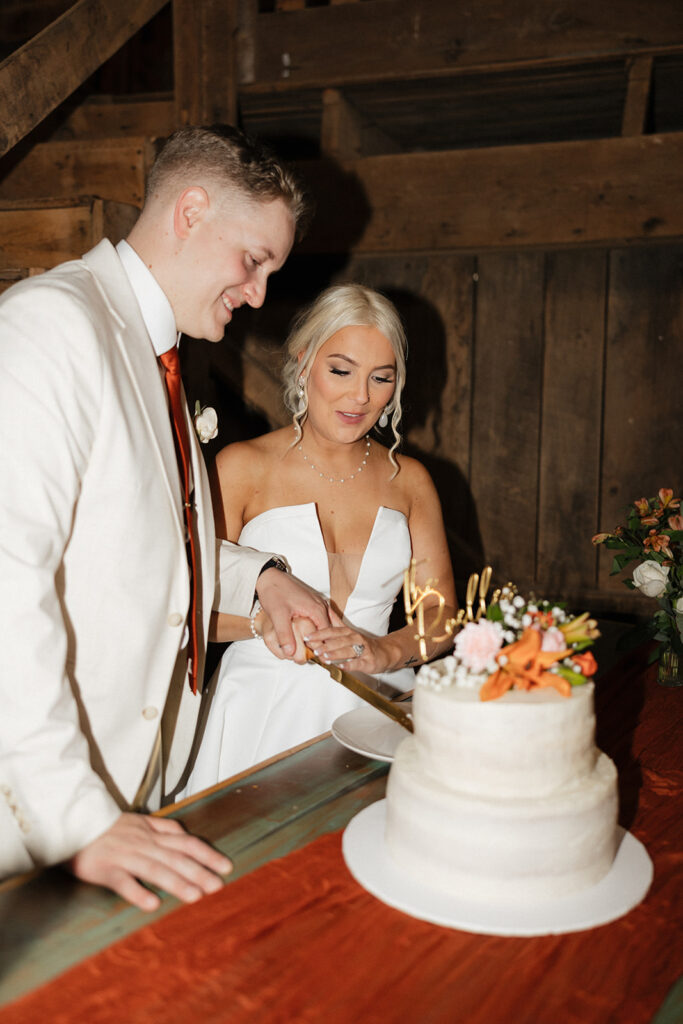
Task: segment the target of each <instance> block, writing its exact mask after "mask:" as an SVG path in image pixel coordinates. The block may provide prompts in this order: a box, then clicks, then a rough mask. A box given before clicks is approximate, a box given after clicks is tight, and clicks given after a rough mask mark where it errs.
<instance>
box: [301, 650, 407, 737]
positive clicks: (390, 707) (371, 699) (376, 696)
mask: <svg viewBox="0 0 683 1024" xmlns="http://www.w3.org/2000/svg"><path fill="white" fill-rule="evenodd" d="M306 660H307V661H312V662H313V663H314V664H315V665H320V667H321V668H324V669H325V670H326V671H327V672H329V673H330V675H331V676H332V678H333V679H334V681H335V683H341V684H342V686H345V687H346V689H347V690H351V692H352V693H355V694H356V696H357V697H360V698H361V700H364V701H366V702H367V703H368V704H372V706H373V707H375V708H377V710H378V711H381V712H382V713H383V714H385V715H388V716H389V718H393V720H394V721H395V722H398V724H399V725H402V726H403V728H404V729H407V730H408V732H412V731H413V720H412V718H411V717H410V715H409V714H408V713H407V712H406V711H405V710H404V709H403V708H402V707H401V705H400V704H394V702H393V701H391V700H388V699H387V698H386V697H383V696H382V694H381V693H377V691H376V690H373V689H372V687H370V686H367V684H366V683H362V682H361V681H360V679H357V678H356V677H355V676H352V675H351V673H350V672H345V671H344V670H343V669H341V668H340V667H339V665H326V664H325V662H324V661H321V660H320V658H316V656H315V654H313V652H312V651H310V650H309V649H308V648H306Z"/></svg>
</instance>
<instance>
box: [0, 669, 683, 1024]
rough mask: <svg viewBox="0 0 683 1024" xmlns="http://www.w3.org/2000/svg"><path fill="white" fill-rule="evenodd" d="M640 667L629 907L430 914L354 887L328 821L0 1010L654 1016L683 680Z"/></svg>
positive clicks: (664, 974) (20, 1022) (331, 1019)
mask: <svg viewBox="0 0 683 1024" xmlns="http://www.w3.org/2000/svg"><path fill="white" fill-rule="evenodd" d="M648 677H649V678H648V687H647V694H646V696H645V699H646V702H647V704H648V707H647V712H648V713H647V714H643V715H641V716H640V722H639V724H638V727H637V729H636V734H635V736H634V735H633V733H632V732H630V733H629V731H628V730H621V729H620V725H619V722H620V721H621V719H620V717H619V715H618V714H617V713H616V710H615V708H616V707H617V705H613V706H612V715H611V718H610V721H611V722H612V728H611V731H610V737H609V739H610V743H609V745H608V747H609V752H610V753H611V754H612V755H613V756H617V758H618V761H620V771H621V777H622V779H623V782H624V785H625V787H626V791H625V792H624V794H623V797H624V799H623V806H624V813H625V815H626V818H625V819H624V817H622V821H623V823H624V824H625V825H626V826H627V827H629V828H630V829H631V830H632V831H633V832H634V834H635V835H636V836H638V838H640V839H641V840H642V841H643V842H644V843H645V844H646V846H647V848H648V851H649V853H650V856H651V857H652V859H653V862H654V866H655V878H654V882H653V885H652V889H651V891H650V893H649V894H648V896H647V897H646V899H645V900H644V901H643V903H641V904H640V906H638V907H636V908H635V909H634V910H633V911H631V913H629V914H628V915H627V916H626V917H623V918H621V919H620V920H618V921H615V922H613V923H611V924H609V925H605V926H603V927H601V928H597V929H594V930H591V931H586V932H578V933H574V934H570V935H564V936H547V937H540V938H531V939H521V938H502V937H495V936H481V935H472V934H468V933H466V932H461V931H455V930H450V929H447V928H441V927H438V926H435V925H431V924H428V923H425V922H422V921H418V920H416V919H413V918H411V917H409V916H407V915H404V914H402V913H400V912H398V911H395V910H393V909H391V908H390V907H388V906H385V905H384V904H383V903H381V902H379V901H378V900H376V899H375V898H374V897H373V896H371V895H370V894H369V893H367V892H366V891H365V890H364V889H362V888H361V887H360V886H359V885H358V884H357V883H356V882H355V881H354V880H353V878H352V877H351V876H350V874H349V873H348V871H347V869H346V867H345V864H344V862H343V858H342V854H341V833H339V832H336V833H333V834H330V835H325V836H322V837H321V838H319V839H317V840H315V841H314V842H312V843H310V844H309V845H308V846H306V847H304V848H303V849H300V850H297V851H296V852H294V853H291V854H289V855H288V856H286V857H284V858H282V859H279V860H274V861H272V862H270V863H269V864H266V865H265V866H264V867H262V868H259V869H258V870H256V871H254V872H252V873H251V874H249V875H247V876H245V877H243V878H241V879H239V880H237V881H235V882H234V883H232V884H228V885H226V887H225V888H224V889H223V890H222V891H221V892H220V893H217V894H216V895H215V896H211V897H207V898H205V899H203V900H202V901H201V902H200V903H197V904H194V905H192V906H187V907H181V908H179V909H177V910H176V911H174V912H172V913H170V914H168V915H167V916H165V917H163V918H161V919H159V920H157V921H155V922H153V923H151V924H149V925H147V926H145V927H144V928H142V929H140V930H139V931H137V932H135V933H134V934H132V935H130V936H128V937H127V938H124V939H122V940H121V941H119V942H117V943H115V944H114V945H112V946H110V947H109V948H107V949H105V950H103V951H102V952H100V953H99V954H97V955H95V956H92V957H90V958H89V959H87V960H85V961H83V962H82V963H80V964H78V965H77V966H76V967H74V968H73V969H71V970H69V971H67V972H66V973H65V974H63V975H61V977H59V978H57V979H55V980H54V981H52V982H50V983H48V984H46V985H44V986H43V987H42V988H39V989H37V990H36V991H35V992H33V993H31V994H29V995H28V996H25V997H23V998H22V999H20V1000H18V1001H16V1002H15V1003H12V1004H10V1005H8V1006H6V1007H5V1008H4V1009H3V1010H0V1024H36V1022H38V1021H41V1022H42V1021H49V1022H50V1024H80V1022H83V1024H86V1022H87V1024H121V1022H125V1024H142V1022H146V1024H147V1022H163V1024H188V1022H195V1021H197V1022H201V1024H212V1022H226V1024H228V1022H229V1024H256V1022H257V1024H271V1022H272V1024H279V1022H282V1024H291V1022H311V1024H312V1022H322V1021H325V1022H326V1024H357V1022H360V1024H413V1022H414V1024H454V1022H458V1021H464V1022H467V1024H491V1022H494V1021H495V1022H497V1021H499V1020H504V1019H505V1020H512V1021H515V1022H516V1024H525V1022H529V1024H531V1022H533V1024H545V1022H548V1024H550V1022H553V1024H554V1022H555V1021H562V1024H573V1022H576V1024H592V1022H595V1024H598V1022H599V1024H604V1022H606V1021H628V1022H629V1024H640V1022H643V1024H645V1022H648V1024H649V1022H650V1021H651V1020H652V1018H653V1016H654V1014H655V1013H656V1012H657V1010H658V1008H659V1007H660V1006H661V1004H662V1002H663V1000H664V999H665V997H666V994H667V992H668V991H669V989H670V987H671V986H672V985H673V984H674V982H675V981H676V978H677V976H678V975H679V974H680V972H681V967H682V966H683V961H682V957H681V951H680V925H679V921H680V912H681V904H680V896H681V876H680V866H681V861H682V860H683V853H682V849H683V844H682V843H681V837H682V834H683V830H682V827H681V821H680V818H681V816H680V808H681V802H680V794H681V789H682V788H683V787H682V786H681V782H682V781H683V780H682V777H681V776H682V773H681V771H680V769H679V767H678V766H677V767H676V768H675V769H673V770H672V769H671V768H670V751H671V749H673V747H674V746H676V745H677V744H678V743H679V738H677V737H676V736H674V735H673V733H674V732H677V731H678V725H679V722H677V719H678V720H680V708H681V700H682V699H683V693H673V692H671V691H668V692H667V691H664V690H663V689H662V688H660V687H657V686H656V684H654V679H653V673H652V670H650V671H649V673H648ZM627 693H631V694H633V695H634V696H632V697H631V698H629V697H625V696H624V695H625V694H627ZM639 693H640V696H639V697H636V696H635V694H636V690H635V689H630V690H628V689H626V690H622V700H623V699H626V700H628V699H631V700H636V699H638V700H641V701H642V699H643V689H642V687H641V689H640V691H639ZM606 696H607V693H606ZM609 699H610V702H611V701H612V700H613V698H612V697H611V696H610V697H609ZM619 706H621V707H623V704H622V705H619ZM657 716H659V717H658V721H659V727H660V728H659V729H657V730H656V729H654V726H653V722H654V721H655V719H656V718H657ZM662 721H668V722H669V723H670V729H671V730H672V731H673V732H672V734H671V741H672V742H671V744H663V743H662V741H661V723H662ZM655 737H656V739H655ZM606 745H607V744H606ZM664 748H667V749H664ZM679 763H680V762H679ZM636 794H638V800H637V813H635V816H634V817H632V816H631V815H632V813H633V812H634V811H635V807H636V801H635V796H636Z"/></svg>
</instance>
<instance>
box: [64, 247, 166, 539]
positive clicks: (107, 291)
mask: <svg viewBox="0 0 683 1024" xmlns="http://www.w3.org/2000/svg"><path fill="white" fill-rule="evenodd" d="M83 260H84V262H85V263H86V264H87V265H88V267H89V268H90V270H91V271H92V273H93V276H94V278H95V280H96V281H97V283H98V285H99V287H100V291H101V293H102V297H103V299H104V301H105V302H106V304H107V307H108V309H109V312H110V314H111V316H112V317H113V318H114V320H115V322H116V323H117V325H118V327H119V330H118V331H117V332H116V340H117V342H118V345H119V349H120V351H121V355H122V357H123V360H124V363H125V365H126V367H127V369H128V373H129V375H130V380H131V384H132V386H133V390H134V392H135V394H136V396H137V398H138V401H139V403H140V406H141V407H142V410H143V413H144V416H145V419H146V420H147V423H148V424H149V429H150V434H151V437H152V440H153V443H154V449H155V451H156V453H157V455H158V458H159V461H160V463H161V467H162V469H163V474H164V479H165V481H166V486H167V488H168V494H169V499H170V501H171V503H172V505H173V507H174V509H175V511H176V518H177V521H178V528H179V529H180V530H181V532H182V533H183V534H184V529H185V527H184V524H183V519H182V514H183V513H182V502H181V501H180V491H179V487H178V462H177V459H176V453H175V446H174V443H173V434H172V430H171V423H170V419H169V413H168V404H167V399H166V393H165V390H164V385H163V382H162V379H161V375H160V373H159V364H158V362H157V359H156V356H155V354H154V349H153V347H152V342H151V340H150V338H149V335H148V334H147V329H146V327H145V324H144V321H143V319H142V316H141V314H140V309H139V307H138V304H137V301H136V299H135V295H134V294H133V292H132V290H131V287H130V284H129V283H128V278H127V277H126V274H125V271H124V270H123V267H122V266H121V262H120V260H119V258H118V256H117V254H116V250H115V249H114V247H113V245H112V244H111V242H109V241H108V240H107V239H103V240H102V241H101V242H100V243H99V244H98V245H97V246H95V248H94V249H91V250H90V252H88V253H86V254H85V256H84V257H83Z"/></svg>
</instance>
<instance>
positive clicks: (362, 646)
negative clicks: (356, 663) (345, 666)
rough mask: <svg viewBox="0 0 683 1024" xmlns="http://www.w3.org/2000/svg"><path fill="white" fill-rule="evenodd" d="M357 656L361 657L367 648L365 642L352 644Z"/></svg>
mask: <svg viewBox="0 0 683 1024" xmlns="http://www.w3.org/2000/svg"><path fill="white" fill-rule="evenodd" d="M351 646H352V648H353V653H354V655H355V657H356V658H360V657H361V655H362V654H363V651H364V650H365V644H351Z"/></svg>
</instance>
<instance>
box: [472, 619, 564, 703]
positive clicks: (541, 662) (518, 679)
mask: <svg viewBox="0 0 683 1024" xmlns="http://www.w3.org/2000/svg"><path fill="white" fill-rule="evenodd" d="M541 644H542V637H541V631H540V630H539V629H534V627H533V626H527V628H526V629H525V630H524V632H523V633H522V635H521V637H520V639H519V640H516V641H515V642H514V643H512V644H508V646H507V647H504V648H503V649H502V651H500V652H499V653H498V654H497V655H496V662H497V663H498V668H497V669H496V671H495V672H494V673H493V675H491V676H489V678H488V679H487V680H486V682H485V683H484V685H483V686H482V688H481V690H480V691H479V697H480V699H481V700H495V699H496V698H497V697H502V696H503V694H504V693H507V691H508V690H510V689H511V688H512V687H513V686H514V688H515V689H516V690H531V689H532V688H536V687H539V688H540V687H544V686H554V687H555V689H556V690H557V692H558V693H561V694H562V696H563V697H569V696H570V694H571V690H572V688H571V684H570V683H569V682H568V681H567V680H566V679H565V678H564V676H561V675H556V674H555V673H554V672H548V669H549V668H550V666H551V665H554V664H555V663H556V662H558V661H562V659H563V658H568V657H569V656H570V655H571V654H572V653H573V651H572V649H571V647H566V648H565V649H564V650H562V651H544V650H542V649H541Z"/></svg>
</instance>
